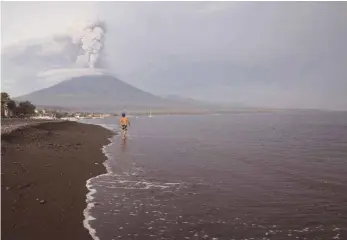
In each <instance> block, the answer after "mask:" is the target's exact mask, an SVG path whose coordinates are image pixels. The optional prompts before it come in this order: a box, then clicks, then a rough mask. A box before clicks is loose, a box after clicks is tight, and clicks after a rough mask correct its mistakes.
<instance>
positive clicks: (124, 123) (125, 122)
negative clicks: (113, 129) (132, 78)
mask: <svg viewBox="0 0 347 240" xmlns="http://www.w3.org/2000/svg"><path fill="white" fill-rule="evenodd" d="M120 125H121V127H122V139H125V138H126V134H127V131H128V126H130V121H129V119H128V118H127V117H126V116H125V113H124V112H123V113H122V117H121V118H120Z"/></svg>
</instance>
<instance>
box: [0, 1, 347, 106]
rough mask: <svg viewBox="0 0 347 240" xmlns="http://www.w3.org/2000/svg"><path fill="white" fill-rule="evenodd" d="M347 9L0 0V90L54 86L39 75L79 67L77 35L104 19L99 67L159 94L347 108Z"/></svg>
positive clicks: (253, 103) (306, 4)
mask: <svg viewBox="0 0 347 240" xmlns="http://www.w3.org/2000/svg"><path fill="white" fill-rule="evenodd" d="M346 13H347V3H344V2H335V3H334V2H137V3H135V2H32V3H30V2H2V31H1V32H2V82H1V86H2V90H6V91H8V92H9V93H10V94H12V95H19V94H23V93H27V92H30V91H32V90H35V89H39V88H42V87H47V86H50V85H52V84H54V83H56V81H58V80H54V79H53V80H52V78H50V79H49V80H48V79H43V78H40V77H39V76H41V75H42V72H45V71H47V70H51V69H60V68H73V67H75V59H76V54H77V51H78V49H76V47H75V46H73V45H72V44H71V37H72V36H73V35H74V34H75V33H76V32H78V31H80V29H81V28H82V27H83V26H84V25H85V24H86V23H87V22H88V21H91V20H94V19H99V20H103V21H105V23H106V25H107V33H106V42H105V48H104V52H103V56H102V67H103V68H106V69H107V70H108V71H110V72H112V73H114V74H115V75H116V76H117V77H119V78H120V79H121V80H123V81H125V82H128V83H130V84H132V85H134V86H136V87H139V88H141V89H144V90H146V91H149V92H152V93H154V94H160V95H165V94H180V95H183V96H186V97H192V98H197V99H200V100H206V101H216V102H236V103H242V104H245V105H251V106H263V107H283V108H323V109H339V110H347V68H346V67H347V44H346V43H347V27H346V26H347V14H346ZM35 39H36V40H35ZM59 81H61V79H60V78H59Z"/></svg>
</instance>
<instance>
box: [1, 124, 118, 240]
mask: <svg viewBox="0 0 347 240" xmlns="http://www.w3.org/2000/svg"><path fill="white" fill-rule="evenodd" d="M111 134H112V133H111V132H110V131H108V130H106V129H103V128H102V127H98V126H94V125H87V124H80V123H75V122H60V123H43V124H40V125H36V126H31V127H26V128H24V129H18V130H15V131H12V132H11V133H7V134H6V133H5V134H2V139H1V143H2V145H1V155H2V157H1V180H2V181H1V195H2V196H1V201H2V203H1V204H2V206H1V207H2V213H1V218H2V225H1V228H2V229H1V230H2V233H1V235H2V239H4V240H6V239H28V240H30V239H52V240H53V239H91V237H90V235H89V233H88V231H87V230H86V229H85V228H84V227H83V219H84V216H83V210H84V208H85V207H86V203H85V200H86V199H85V198H86V193H87V188H86V186H85V184H86V180H87V179H89V178H90V177H92V176H95V175H98V174H101V173H103V172H105V168H104V166H103V165H102V162H103V161H104V160H105V156H104V155H103V153H102V151H101V148H102V146H103V145H105V144H107V143H108V137H110V136H111Z"/></svg>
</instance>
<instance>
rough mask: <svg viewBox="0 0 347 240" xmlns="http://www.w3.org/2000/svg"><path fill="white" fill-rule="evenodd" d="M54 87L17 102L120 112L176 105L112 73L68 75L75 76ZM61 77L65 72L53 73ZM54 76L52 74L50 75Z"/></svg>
mask: <svg viewBox="0 0 347 240" xmlns="http://www.w3.org/2000/svg"><path fill="white" fill-rule="evenodd" d="M63 72H64V73H65V75H64V78H65V80H63V81H61V82H59V83H58V84H55V85H53V86H51V87H48V88H45V89H41V90H38V91H34V92H32V93H30V94H27V95H24V96H21V97H17V98H16V100H17V101H30V102H32V103H33V104H35V105H37V106H42V107H53V106H54V107H61V108H66V109H71V110H85V111H118V110H123V109H128V110H129V109H131V110H148V109H149V108H153V109H167V108H168V107H174V106H177V103H175V101H172V100H169V99H165V98H162V97H158V96H155V95H153V94H150V93H148V92H145V91H142V90H140V89H138V88H136V87H134V86H131V85H129V84H127V83H125V82H123V81H121V80H119V79H117V78H116V77H114V76H112V75H111V74H107V73H102V72H94V73H93V74H91V72H87V74H86V73H85V74H83V73H84V72H83V71H82V74H77V75H76V74H68V75H72V77H68V78H67V79H66V73H71V72H72V73H76V71H75V72H73V71H71V72H70V71H63ZM53 76H54V77H57V76H59V77H61V76H62V74H60V75H59V74H54V75H53ZM50 77H52V75H51V76H50Z"/></svg>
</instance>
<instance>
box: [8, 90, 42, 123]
mask: <svg viewBox="0 0 347 240" xmlns="http://www.w3.org/2000/svg"><path fill="white" fill-rule="evenodd" d="M35 109H36V107H35V105H33V104H32V103H31V102H29V101H23V102H19V103H18V105H17V103H16V102H15V101H13V100H12V99H11V97H10V95H9V94H8V93H6V92H2V93H1V117H28V116H32V115H34V114H35Z"/></svg>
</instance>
